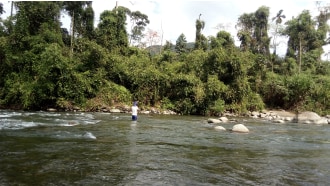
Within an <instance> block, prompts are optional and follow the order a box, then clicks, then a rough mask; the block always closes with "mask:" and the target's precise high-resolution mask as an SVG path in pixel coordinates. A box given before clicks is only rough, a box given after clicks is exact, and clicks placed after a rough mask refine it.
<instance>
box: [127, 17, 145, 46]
mask: <svg viewBox="0 0 330 186" xmlns="http://www.w3.org/2000/svg"><path fill="white" fill-rule="evenodd" d="M130 18H131V23H132V26H131V35H130V41H129V42H130V44H132V42H137V43H139V42H140V41H141V39H142V38H143V32H144V30H145V27H146V26H147V25H148V24H149V23H150V21H149V19H148V16H147V15H145V14H142V13H141V12H140V11H135V12H131V13H130Z"/></svg>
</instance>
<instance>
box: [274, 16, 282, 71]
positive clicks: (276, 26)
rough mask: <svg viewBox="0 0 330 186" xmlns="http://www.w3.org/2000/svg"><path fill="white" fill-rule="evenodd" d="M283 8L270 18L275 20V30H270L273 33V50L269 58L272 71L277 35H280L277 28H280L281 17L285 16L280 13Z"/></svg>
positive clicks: (275, 56)
mask: <svg viewBox="0 0 330 186" xmlns="http://www.w3.org/2000/svg"><path fill="white" fill-rule="evenodd" d="M282 12H283V10H280V11H279V12H278V13H277V15H276V16H275V17H273V18H272V21H275V23H276V24H275V30H274V32H272V35H273V44H272V48H273V49H274V51H273V55H272V59H271V63H272V64H271V65H272V71H273V70H274V62H275V60H276V58H277V53H276V52H277V51H276V49H277V46H278V45H279V43H277V37H278V36H279V35H280V34H279V32H280V31H279V29H280V24H281V23H282V19H284V18H285V15H283V14H282Z"/></svg>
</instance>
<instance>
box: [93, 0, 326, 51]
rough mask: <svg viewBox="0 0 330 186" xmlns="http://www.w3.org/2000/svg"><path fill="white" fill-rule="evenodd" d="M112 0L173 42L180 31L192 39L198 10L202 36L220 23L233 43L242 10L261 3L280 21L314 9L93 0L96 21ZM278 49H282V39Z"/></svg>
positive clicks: (273, 2) (251, 0) (246, 0)
mask: <svg viewBox="0 0 330 186" xmlns="http://www.w3.org/2000/svg"><path fill="white" fill-rule="evenodd" d="M116 2H118V6H124V7H127V8H129V9H130V10H131V11H137V10H139V11H140V12H142V13H144V14H146V15H148V18H149V20H150V24H149V25H148V28H150V29H152V30H154V31H158V32H160V33H161V32H162V31H163V38H164V40H168V41H171V42H172V43H173V44H175V42H176V40H177V39H178V37H179V36H180V34H182V33H183V34H184V35H185V36H186V39H187V41H188V42H193V41H194V40H195V32H196V28H195V22H196V20H197V19H198V17H199V15H200V14H202V15H201V20H203V21H204V22H205V28H204V30H203V31H202V33H203V34H204V35H205V36H211V35H212V36H215V35H216V33H217V32H218V31H219V30H218V29H216V27H217V26H218V25H219V24H220V25H223V26H224V27H223V28H224V29H225V30H226V31H228V32H230V33H231V34H232V36H233V37H234V39H235V41H236V43H237V38H236V29H235V25H236V23H237V20H238V17H239V16H240V15H242V14H244V13H253V12H255V11H256V10H257V9H258V8H260V7H261V6H267V7H269V8H270V16H269V17H270V19H271V18H272V17H274V16H276V14H277V13H278V11H279V10H281V9H282V10H283V14H284V15H285V16H286V19H284V21H283V23H284V22H285V21H286V20H289V19H291V18H292V17H293V16H295V17H296V16H298V15H299V14H300V13H301V12H302V11H303V10H309V11H310V12H311V14H312V15H313V16H315V15H317V12H318V11H317V6H316V1H311V0H287V1H280V0H119V1H116V0H110V1H109V0H108V1H102V0H96V1H94V2H93V8H94V11H95V15H96V22H98V21H99V15H100V13H101V12H102V11H104V10H109V9H110V10H111V9H113V8H114V7H115V5H116ZM324 4H325V3H324ZM163 43H165V42H163ZM278 50H279V52H280V53H282V54H284V53H285V51H286V42H285V41H284V42H283V44H281V45H280V46H279V48H278Z"/></svg>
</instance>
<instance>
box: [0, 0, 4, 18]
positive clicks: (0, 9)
mask: <svg viewBox="0 0 330 186" xmlns="http://www.w3.org/2000/svg"><path fill="white" fill-rule="evenodd" d="M4 12H5V10H4V9H3V4H2V3H0V15H1V14H3V13H4Z"/></svg>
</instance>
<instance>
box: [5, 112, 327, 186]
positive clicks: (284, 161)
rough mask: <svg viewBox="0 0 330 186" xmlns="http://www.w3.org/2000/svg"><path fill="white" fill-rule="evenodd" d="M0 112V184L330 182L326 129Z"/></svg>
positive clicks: (166, 118) (239, 120) (173, 118)
mask: <svg viewBox="0 0 330 186" xmlns="http://www.w3.org/2000/svg"><path fill="white" fill-rule="evenodd" d="M206 120H207V118H206V117H196V116H161V115H139V119H138V121H137V122H133V121H131V118H130V115H128V114H109V113H78V112H77V113H57V112H56V113H52V112H23V111H21V112H18V111H8V110H0V185H129V186H130V185H132V186H135V185H157V186H158V185H180V186H181V185H189V186H190V185H203V186H204V185H329V184H330V177H329V176H330V125H320V126H318V125H303V124H294V123H291V124H273V123H271V122H268V121H262V120H253V119H249V118H236V122H231V123H228V124H222V126H224V127H225V128H226V129H230V128H232V126H233V125H234V124H237V123H243V124H244V125H245V126H247V127H248V128H249V130H250V131H251V132H250V133H249V134H238V133H231V132H229V131H217V130H214V129H213V126H212V125H210V124H208V123H207V122H206Z"/></svg>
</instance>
